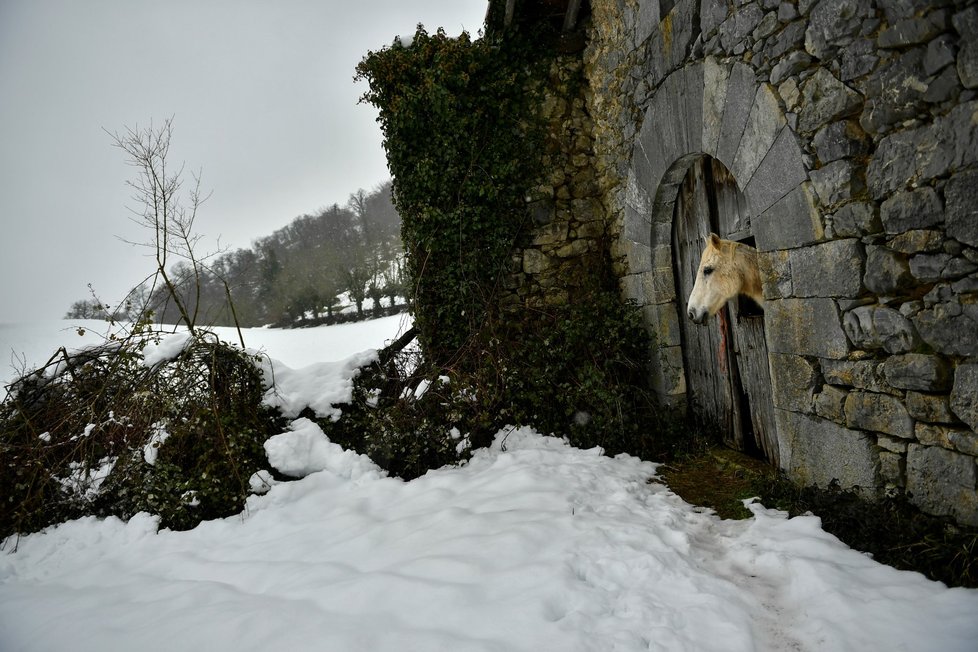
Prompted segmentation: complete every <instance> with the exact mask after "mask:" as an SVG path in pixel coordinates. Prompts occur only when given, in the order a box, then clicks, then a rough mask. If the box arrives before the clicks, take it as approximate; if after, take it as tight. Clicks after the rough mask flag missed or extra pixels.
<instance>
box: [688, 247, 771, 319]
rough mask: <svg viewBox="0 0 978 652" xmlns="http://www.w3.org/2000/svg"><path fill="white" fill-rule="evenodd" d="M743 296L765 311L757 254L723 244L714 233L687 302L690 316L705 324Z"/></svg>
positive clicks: (704, 252) (705, 250) (751, 250)
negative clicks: (709, 318)
mask: <svg viewBox="0 0 978 652" xmlns="http://www.w3.org/2000/svg"><path fill="white" fill-rule="evenodd" d="M739 294H743V295H746V296H748V297H750V298H751V299H752V300H753V301H754V303H756V304H757V305H758V306H760V307H761V308H762V309H763V307H764V303H763V297H762V295H761V275H760V272H759V271H758V268H757V250H756V249H754V248H753V247H750V246H748V245H745V244H741V243H739V242H733V241H731V240H721V239H720V236H718V235H717V234H715V233H711V234H710V235H709V236H708V237H707V238H706V249H704V250H703V256H702V258H700V267H699V270H697V272H696V283H694V284H693V291H692V292H690V293H689V300H688V301H687V302H686V306H687V315H689V318H690V319H692V320H693V321H694V322H695V323H697V324H702V323H703V322H705V321H706V318H707V317H712V316H713V315H715V314H717V312H718V311H719V310H720V308H722V307H723V304H725V303H726V302H727V301H729V300H730V299H733V298H734V297H736V296H737V295H739Z"/></svg>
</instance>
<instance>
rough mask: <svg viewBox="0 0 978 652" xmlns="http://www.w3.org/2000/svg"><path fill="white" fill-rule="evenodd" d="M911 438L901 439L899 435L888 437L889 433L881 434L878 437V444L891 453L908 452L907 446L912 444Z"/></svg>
mask: <svg viewBox="0 0 978 652" xmlns="http://www.w3.org/2000/svg"><path fill="white" fill-rule="evenodd" d="M911 441H913V440H910V439H900V438H899V437H888V436H887V435H883V434H881V435H879V436H877V437H876V445H877V446H879V447H880V448H882V449H883V450H885V451H889V452H891V453H906V452H907V446H909V445H910V442H911Z"/></svg>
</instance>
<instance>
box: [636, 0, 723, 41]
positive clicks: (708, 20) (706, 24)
mask: <svg viewBox="0 0 978 652" xmlns="http://www.w3.org/2000/svg"><path fill="white" fill-rule="evenodd" d="M641 4H647V3H641ZM727 11H728V9H727V3H726V2H724V1H723V0H702V2H700V29H701V30H703V34H705V35H710V34H712V33H713V30H715V29H716V28H718V27H719V26H720V24H721V23H722V22H723V21H725V20H726V19H727Z"/></svg>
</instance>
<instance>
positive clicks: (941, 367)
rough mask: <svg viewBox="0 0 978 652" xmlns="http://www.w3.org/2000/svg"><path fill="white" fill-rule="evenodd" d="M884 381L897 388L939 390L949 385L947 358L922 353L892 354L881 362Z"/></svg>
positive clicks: (949, 369)
mask: <svg viewBox="0 0 978 652" xmlns="http://www.w3.org/2000/svg"><path fill="white" fill-rule="evenodd" d="M883 374H884V375H885V376H886V382H888V383H889V384H890V385H892V386H893V387H897V388H899V389H915V390H920V391H925V392H939V391H942V390H946V389H948V388H950V386H951V367H950V365H949V364H948V363H947V360H945V359H944V358H941V357H939V356H936V355H927V354H924V353H905V354H903V355H893V356H890V357H889V358H887V359H886V362H884V363H883Z"/></svg>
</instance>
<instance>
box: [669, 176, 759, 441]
mask: <svg viewBox="0 0 978 652" xmlns="http://www.w3.org/2000/svg"><path fill="white" fill-rule="evenodd" d="M708 165H709V163H707V162H706V160H705V159H702V160H700V161H698V162H696V163H694V164H693V166H692V167H691V168H690V170H689V172H688V173H687V174H686V178H685V179H684V180H683V184H682V186H681V187H680V189H679V194H678V196H677V198H676V208H675V213H674V215H673V229H672V234H673V235H672V240H673V245H672V250H673V255H674V260H675V264H676V270H675V271H676V286H677V287H676V291H677V295H678V305H679V315H680V321H681V323H682V325H683V326H682V327H681V328H680V331H681V335H682V344H683V363H684V366H685V371H686V392H687V394H686V395H687V398H688V401H689V406H690V409H691V411H692V413H693V415H694V417H695V418H696V419H698V420H701V421H703V422H704V423H706V424H708V425H711V426H714V427H716V428H718V429H719V430H720V432H721V433H722V435H723V439H724V443H726V444H727V445H729V446H732V447H734V448H737V449H742V448H743V433H742V431H741V428H740V427H739V424H740V421H741V419H740V414H739V405H738V403H739V402H738V401H736V400H734V386H733V382H732V375H731V368H730V365H729V364H721V360H720V358H719V357H718V356H719V355H721V354H725V353H726V349H727V348H728V343H729V342H730V332H729V328H728V324H729V320H724V319H709V320H707V322H706V323H705V324H702V325H698V324H694V323H693V322H692V321H690V320H689V319H688V318H687V317H686V311H687V303H686V300H687V299H688V298H689V294H690V292H692V291H693V284H694V283H695V282H696V272H697V270H698V269H699V264H700V257H701V256H702V254H703V248H704V247H705V246H706V238H707V236H709V234H710V232H711V231H716V230H717V226H716V218H715V215H714V214H713V211H711V210H710V205H711V201H710V196H709V194H710V187H709V185H708V183H707V176H708V175H709V174H710V171H709V170H708V169H707V167H708ZM726 310H727V309H726V308H723V311H724V312H725V311H726ZM729 357H730V356H729V355H727V356H726V358H728V359H729Z"/></svg>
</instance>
